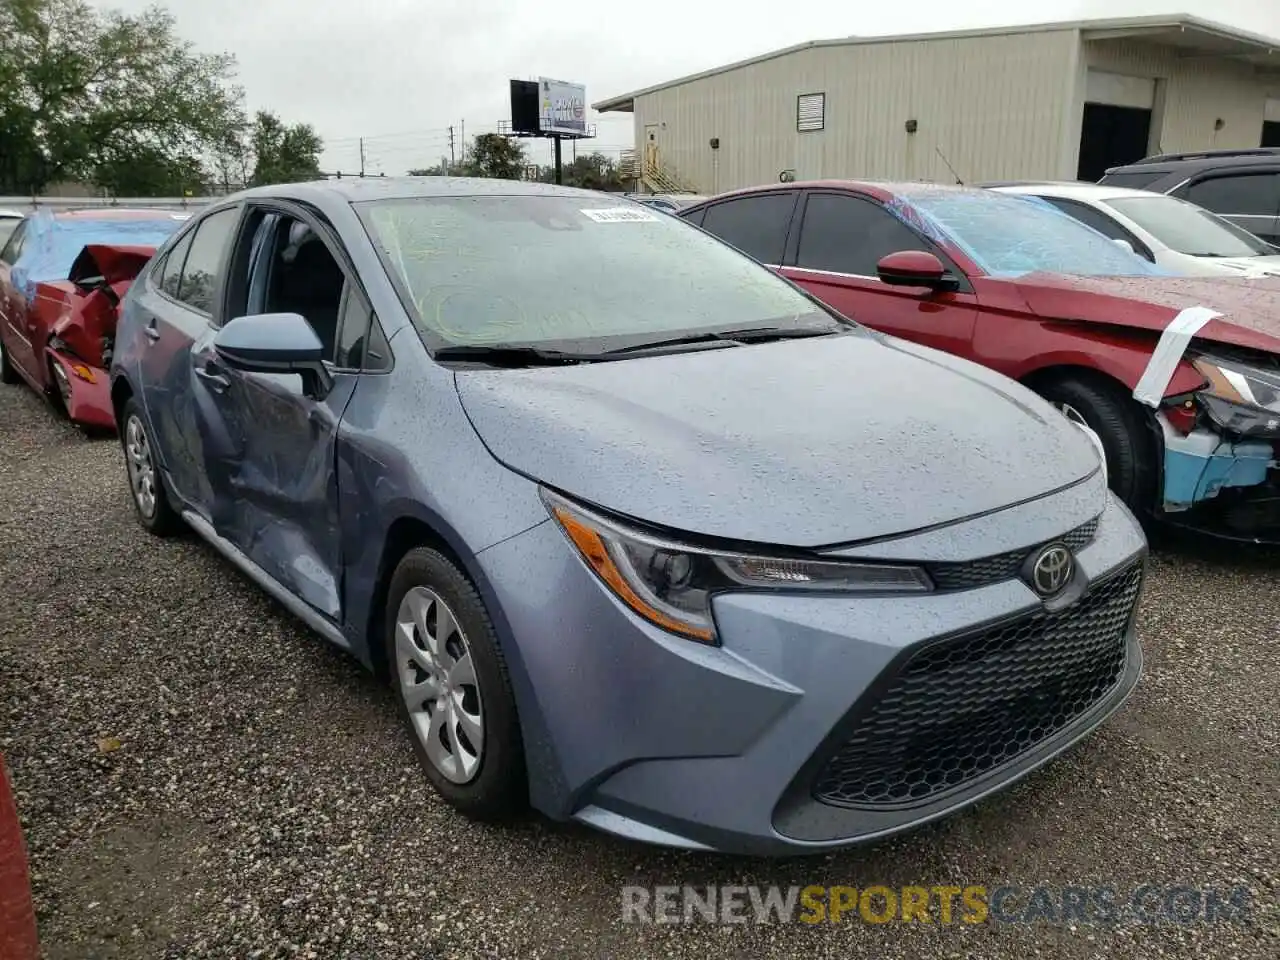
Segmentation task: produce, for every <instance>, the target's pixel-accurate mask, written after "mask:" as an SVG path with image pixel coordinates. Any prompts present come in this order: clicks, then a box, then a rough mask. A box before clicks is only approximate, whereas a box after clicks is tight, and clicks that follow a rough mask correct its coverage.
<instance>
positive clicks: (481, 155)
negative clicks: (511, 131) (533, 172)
mask: <svg viewBox="0 0 1280 960" xmlns="http://www.w3.org/2000/svg"><path fill="white" fill-rule="evenodd" d="M527 162H528V161H526V160H525V155H524V144H523V143H521V142H520V141H519V140H515V139H513V138H511V137H504V136H503V135H502V134H500V133H481V134H477V135H476V138H475V141H474V142H473V143H472V146H471V155H470V156H469V157H467V161H466V163H464V164H463V165H462V169H461V171H460V172H461V173H462V174H463V175H464V176H468V177H496V178H498V179H501V180H519V179H520V175H521V174H522V173H523V172H524V169H525V166H526V164H527Z"/></svg>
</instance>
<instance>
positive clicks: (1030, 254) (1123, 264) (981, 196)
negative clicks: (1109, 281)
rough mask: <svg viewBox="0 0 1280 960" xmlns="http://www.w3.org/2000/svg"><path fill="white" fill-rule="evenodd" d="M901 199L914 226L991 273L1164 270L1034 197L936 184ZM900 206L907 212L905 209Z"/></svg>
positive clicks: (1091, 274) (1137, 272)
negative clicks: (915, 216)
mask: <svg viewBox="0 0 1280 960" xmlns="http://www.w3.org/2000/svg"><path fill="white" fill-rule="evenodd" d="M904 199H905V200H906V202H908V203H909V204H910V205H911V206H912V207H914V208H915V209H916V211H918V213H919V214H921V215H923V217H924V218H925V220H926V221H928V222H927V223H925V224H919V223H917V224H916V226H917V227H921V226H923V228H924V229H925V231H926V232H928V233H931V234H932V235H934V236H935V238H936V239H940V240H942V241H944V242H948V241H949V242H951V243H954V244H955V245H956V246H958V247H959V248H960V249H961V250H963V251H964V252H965V253H966V254H967V255H968V256H969V258H970V259H971V260H973V261H974V263H976V264H977V265H978V267H979V268H980V269H981V270H982V271H983V272H984V273H986V274H989V275H990V276H993V277H1020V276H1023V275H1025V274H1028V273H1037V272H1041V271H1044V272H1048V273H1065V274H1074V275H1076V276H1085V277H1124V276H1168V275H1169V271H1167V270H1162V269H1161V268H1159V267H1156V266H1155V265H1154V264H1152V263H1150V262H1148V261H1146V260H1144V259H1143V258H1142V257H1140V256H1138V255H1137V254H1136V253H1133V252H1132V251H1131V250H1127V249H1125V248H1124V247H1121V246H1120V245H1119V244H1117V243H1116V242H1115V241H1113V240H1111V239H1109V238H1107V237H1104V236H1103V235H1102V234H1101V233H1098V232H1097V231H1096V230H1094V229H1093V228H1092V227H1087V226H1085V225H1084V224H1083V223H1081V222H1080V221H1079V220H1076V219H1075V218H1074V217H1071V216H1068V215H1067V214H1065V213H1063V212H1062V211H1061V210H1059V209H1058V208H1057V207H1054V206H1053V205H1052V204H1049V203H1047V202H1045V201H1044V200H1041V199H1040V198H1039V197H1031V196H1020V195H1017V194H1004V193H995V192H994V191H983V192H979V191H976V190H974V191H962V190H940V189H939V190H920V191H911V192H910V193H909V194H907V195H905V197H904ZM899 206H900V207H901V203H900V204H899ZM899 212H900V215H903V216H905V217H907V218H910V214H909V211H903V210H900V211H899Z"/></svg>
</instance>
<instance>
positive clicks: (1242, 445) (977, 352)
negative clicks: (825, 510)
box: [677, 181, 1280, 543]
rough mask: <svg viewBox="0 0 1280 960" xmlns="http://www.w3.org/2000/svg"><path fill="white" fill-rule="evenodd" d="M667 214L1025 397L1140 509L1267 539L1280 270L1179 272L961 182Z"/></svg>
mask: <svg viewBox="0 0 1280 960" xmlns="http://www.w3.org/2000/svg"><path fill="white" fill-rule="evenodd" d="M677 215H678V216H680V217H683V218H684V219H686V220H689V221H691V222H693V223H695V224H697V225H699V226H700V227H702V229H704V230H706V231H708V232H710V233H713V234H715V235H717V236H719V237H720V238H721V239H723V240H726V241H727V242H729V243H730V244H732V245H733V246H735V247H738V248H739V249H740V250H742V251H744V252H745V253H748V254H749V255H751V256H753V257H755V258H756V259H757V260H760V261H761V262H763V263H765V264H768V265H770V266H772V267H773V268H774V269H776V270H778V271H779V272H780V273H782V274H783V275H784V276H786V277H787V278H788V279H790V280H792V281H794V282H795V283H796V284H798V285H799V286H800V287H802V288H803V289H805V290H807V291H808V292H809V293H810V294H812V295H813V296H814V297H816V298H817V299H819V300H822V301H823V302H825V303H826V304H828V305H829V306H831V307H833V308H834V309H836V310H837V311H839V312H840V313H843V314H844V315H845V316H848V317H850V318H852V319H854V320H857V321H859V322H861V323H863V324H865V325H866V326H868V327H871V328H873V329H876V330H880V331H882V332H884V333H887V334H891V335H894V336H898V337H901V338H903V339H905V340H912V341H915V342H917V343H920V344H924V345H925V346H930V347H935V348H937V349H939V350H944V351H946V352H948V353H953V354H957V355H959V356H962V357H965V358H966V359H969V360H973V361H975V362H977V363H980V364H982V365H983V366H987V367H991V368H993V369H995V370H997V371H999V372H1001V373H1003V374H1005V375H1006V376H1009V377H1012V378H1013V379H1015V380H1019V381H1021V382H1022V383H1023V384H1025V385H1026V386H1028V387H1030V388H1031V389H1033V390H1035V391H1036V392H1037V393H1039V394H1040V395H1041V396H1043V397H1045V398H1046V399H1048V400H1049V401H1050V402H1052V403H1053V404H1054V405H1055V406H1057V407H1058V408H1059V409H1060V410H1061V411H1062V412H1063V413H1064V414H1065V415H1066V416H1068V417H1069V418H1072V419H1075V420H1076V421H1077V422H1079V423H1081V424H1082V425H1084V426H1087V427H1089V428H1090V429H1091V430H1092V431H1093V432H1094V433H1095V434H1096V435H1097V437H1098V438H1099V440H1100V446H1101V447H1102V449H1103V451H1104V455H1105V463H1106V467H1107V470H1108V474H1109V478H1110V482H1111V486H1112V488H1113V489H1114V490H1115V492H1116V493H1117V495H1119V496H1120V497H1121V498H1122V499H1123V500H1124V501H1125V502H1126V503H1127V504H1128V505H1129V506H1130V507H1131V508H1132V509H1133V510H1134V512H1135V513H1137V514H1138V515H1139V516H1140V517H1143V518H1146V519H1153V520H1156V521H1159V522H1160V523H1162V524H1165V523H1167V524H1173V525H1177V526H1181V527H1184V528H1190V529H1193V530H1195V531H1197V532H1200V533H1208V534H1211V535H1214V536H1218V537H1225V538H1228V539H1232V540H1238V541H1250V542H1257V541H1262V542H1267V543H1277V542H1280V464H1278V462H1277V458H1278V456H1280V280H1277V279H1237V278H1234V277H1230V278H1228V277H1223V278H1216V277H1215V278H1190V277H1182V276H1178V275H1175V274H1173V273H1172V272H1170V271H1169V270H1166V269H1163V268H1160V267H1157V266H1155V265H1154V264H1152V263H1150V262H1148V261H1147V260H1145V259H1143V258H1142V257H1139V256H1138V255H1137V254H1135V253H1134V252H1133V251H1132V249H1131V248H1128V247H1126V246H1124V245H1121V244H1118V243H1116V242H1115V241H1114V240H1111V239H1108V238H1106V237H1104V236H1103V235H1102V234H1101V233H1098V232H1096V231H1094V230H1093V229H1091V228H1090V227H1087V226H1085V225H1084V224H1082V223H1080V222H1079V221H1077V220H1075V219H1074V218H1072V217H1070V216H1068V215H1067V214H1065V213H1063V212H1061V211H1060V210H1058V209H1057V208H1055V207H1053V206H1051V205H1050V204H1048V203H1046V202H1045V201H1042V200H1040V199H1039V198H1034V197H1021V196H1011V195H1008V194H1002V193H997V192H995V191H990V190H982V189H976V188H966V187H961V186H955V187H952V186H945V185H938V184H927V183H901V184H889V183H858V182H850V181H821V182H811V183H787V184H772V185H769V186H765V187H756V188H751V189H748V190H741V191H736V192H733V193H728V194H723V195H721V196H718V197H713V198H712V199H710V200H708V201H706V202H704V203H701V204H698V205H697V206H693V207H689V208H686V209H685V210H681V211H680V212H679V213H678V214H677ZM938 401H939V402H940V403H946V402H947V398H946V397H945V396H940V397H939V398H938ZM940 439H941V438H940Z"/></svg>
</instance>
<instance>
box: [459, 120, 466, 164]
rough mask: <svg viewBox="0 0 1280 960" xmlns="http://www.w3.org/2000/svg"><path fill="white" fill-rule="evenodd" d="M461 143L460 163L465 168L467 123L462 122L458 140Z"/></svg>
mask: <svg viewBox="0 0 1280 960" xmlns="http://www.w3.org/2000/svg"><path fill="white" fill-rule="evenodd" d="M458 139H459V140H461V141H462V163H463V165H464V166H465V165H466V162H467V121H465V120H463V121H462V135H461V136H460V137H459V138H458Z"/></svg>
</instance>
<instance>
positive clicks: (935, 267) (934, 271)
mask: <svg viewBox="0 0 1280 960" xmlns="http://www.w3.org/2000/svg"><path fill="white" fill-rule="evenodd" d="M876 275H877V276H878V277H879V278H880V281H881V282H882V283H888V284H892V285H893V286H896V287H928V288H929V289H930V290H955V289H956V288H957V287H959V286H960V280H959V278H958V277H956V276H955V275H954V274H952V273H949V272H948V271H947V268H946V267H945V266H944V265H943V263H942V261H941V260H939V259H938V258H937V257H935V256H934V255H933V254H932V253H928V252H926V251H924V250H900V251H898V252H897V253H891V254H889V255H888V256H885V257H882V258H881V260H880V262H879V263H877V264H876Z"/></svg>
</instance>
